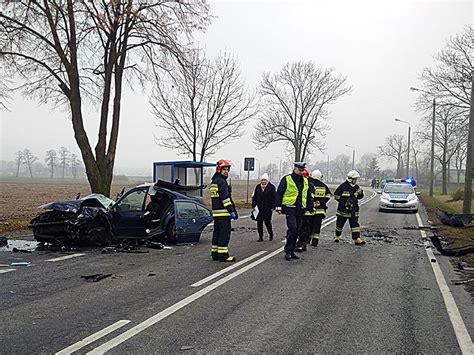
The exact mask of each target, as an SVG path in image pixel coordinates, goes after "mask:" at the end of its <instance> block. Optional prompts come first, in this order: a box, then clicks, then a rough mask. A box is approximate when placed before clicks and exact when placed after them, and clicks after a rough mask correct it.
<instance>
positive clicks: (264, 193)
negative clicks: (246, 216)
mask: <svg viewBox="0 0 474 355" xmlns="http://www.w3.org/2000/svg"><path fill="white" fill-rule="evenodd" d="M275 202H276V189H275V185H273V184H272V183H271V182H270V181H269V177H268V174H267V173H265V174H263V175H262V176H261V177H260V184H258V185H257V186H255V191H254V192H253V195H252V208H253V211H252V213H253V212H254V211H255V210H258V214H257V217H256V218H255V219H256V220H257V230H258V241H259V242H263V223H265V227H266V228H267V232H268V235H269V239H270V241H272V240H273V227H272V213H273V210H274V209H275Z"/></svg>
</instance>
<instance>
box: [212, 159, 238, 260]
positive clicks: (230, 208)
mask: <svg viewBox="0 0 474 355" xmlns="http://www.w3.org/2000/svg"><path fill="white" fill-rule="evenodd" d="M230 166H231V164H230V162H229V161H227V160H224V159H221V160H219V161H218V162H217V165H216V172H215V174H214V175H213V176H212V181H211V185H210V187H209V189H210V192H211V202H212V218H213V219H214V231H213V234H212V247H211V256H212V260H219V261H225V262H234V261H235V260H236V259H235V257H234V256H231V255H230V254H229V241H230V229H231V226H230V220H231V219H233V220H236V219H237V218H238V215H237V211H236V209H235V205H234V202H233V201H232V197H231V188H230V186H229V184H228V183H227V177H228V176H229V171H230Z"/></svg>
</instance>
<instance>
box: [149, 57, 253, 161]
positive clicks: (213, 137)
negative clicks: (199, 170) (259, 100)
mask: <svg viewBox="0 0 474 355" xmlns="http://www.w3.org/2000/svg"><path fill="white" fill-rule="evenodd" d="M150 102H151V105H152V107H153V114H154V115H155V117H156V119H157V122H158V126H159V127H161V128H163V129H164V130H165V131H166V133H167V135H166V137H165V138H163V139H160V140H158V143H159V144H160V145H162V146H164V147H166V148H168V149H173V150H176V151H178V152H179V153H181V154H184V155H188V156H191V157H192V159H193V160H194V161H204V160H205V158H206V157H208V156H209V155H212V154H214V153H215V152H216V150H217V149H218V148H219V147H220V146H222V145H224V144H226V143H228V142H229V141H230V140H232V139H234V138H237V137H240V136H241V135H242V133H243V128H244V126H245V124H246V122H247V121H248V120H249V119H250V118H251V117H252V116H253V115H254V113H255V111H254V109H253V106H252V102H253V96H252V95H249V94H248V92H247V88H246V84H245V81H244V80H243V79H242V75H241V73H240V71H239V64H238V61H237V59H236V58H235V57H233V56H231V55H230V54H227V53H224V54H221V55H218V56H217V57H216V58H215V59H213V60H211V59H208V58H206V57H205V56H204V54H202V52H201V51H199V50H190V51H188V53H187V57H186V61H181V62H179V63H178V65H177V67H176V70H174V71H173V72H168V74H167V75H166V76H161V78H157V83H156V85H155V88H154V91H153V96H152V99H151V100H150Z"/></svg>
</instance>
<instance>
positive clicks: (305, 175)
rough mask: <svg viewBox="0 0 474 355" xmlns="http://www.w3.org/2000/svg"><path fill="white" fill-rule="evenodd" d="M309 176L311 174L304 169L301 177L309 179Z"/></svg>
mask: <svg viewBox="0 0 474 355" xmlns="http://www.w3.org/2000/svg"><path fill="white" fill-rule="evenodd" d="M310 175H311V172H310V171H309V169H308V168H304V172H303V177H305V178H309V176H310Z"/></svg>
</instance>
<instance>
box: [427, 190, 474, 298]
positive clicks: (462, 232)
mask: <svg viewBox="0 0 474 355" xmlns="http://www.w3.org/2000/svg"><path fill="white" fill-rule="evenodd" d="M420 197H421V200H422V202H423V205H424V206H425V208H426V212H427V213H428V218H429V220H430V221H431V222H432V223H433V225H436V227H437V228H438V235H440V236H442V237H443V238H444V240H445V241H446V242H447V243H448V247H449V248H461V247H465V246H468V245H474V222H472V223H471V224H470V225H469V226H467V227H464V228H455V227H451V226H445V225H444V224H442V223H441V221H439V219H438V217H437V216H436V209H437V208H440V209H442V210H444V211H446V212H449V213H461V210H462V201H461V204H459V203H453V202H452V201H450V198H449V196H442V195H434V196H432V197H431V196H429V194H428V192H427V191H426V192H422V195H421V196H420ZM456 202H459V201H456ZM450 261H451V263H452V264H453V266H454V267H455V268H456V269H457V270H458V264H459V263H462V262H464V263H466V264H467V267H468V268H474V254H468V255H464V256H462V257H450ZM472 278H474V270H464V271H461V270H459V279H462V280H468V279H472ZM466 290H467V291H468V292H469V293H470V294H471V298H472V299H474V283H473V282H471V283H469V284H466Z"/></svg>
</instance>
